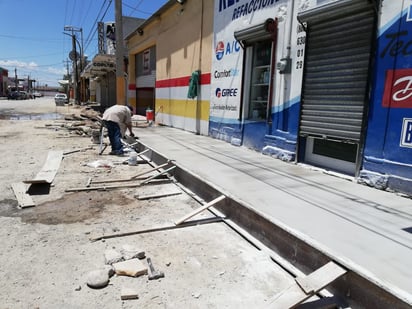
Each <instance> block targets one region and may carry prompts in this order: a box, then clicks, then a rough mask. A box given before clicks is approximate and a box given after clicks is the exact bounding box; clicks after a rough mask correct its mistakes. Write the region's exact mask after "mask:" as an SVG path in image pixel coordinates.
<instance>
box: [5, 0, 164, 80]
mask: <svg viewBox="0 0 412 309" xmlns="http://www.w3.org/2000/svg"><path fill="white" fill-rule="evenodd" d="M166 2H167V0H123V1H122V3H123V5H122V10H123V15H124V16H130V17H137V18H144V19H146V18H149V17H150V16H151V15H152V14H153V13H154V12H156V11H157V10H158V9H159V8H160V7H161V6H163V5H164V4H165V3H166ZM114 6H115V0H0V12H1V31H0V67H2V68H5V69H8V70H9V76H14V71H15V69H17V75H18V77H19V78H27V77H28V76H30V78H32V79H35V80H36V81H37V82H38V84H39V85H45V84H47V85H50V86H52V85H53V86H55V85H58V83H57V81H58V80H60V79H62V78H63V75H64V74H66V72H67V64H66V62H65V61H68V60H69V59H68V54H69V52H70V51H71V47H72V43H71V38H70V36H67V35H64V34H63V32H64V26H65V25H71V26H73V27H76V28H82V29H83V44H84V48H85V53H84V54H85V55H86V56H88V59H89V60H91V59H92V58H93V56H94V55H95V54H96V53H97V33H96V28H97V25H96V24H97V22H99V21H103V22H107V21H114V20H115V17H114V16H115V14H114ZM77 34H78V35H79V36H78V38H79V41H80V33H77ZM69 70H71V63H69Z"/></svg>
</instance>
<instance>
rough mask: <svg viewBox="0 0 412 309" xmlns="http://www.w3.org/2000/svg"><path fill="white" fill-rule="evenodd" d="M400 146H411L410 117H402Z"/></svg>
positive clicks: (411, 119) (411, 127)
mask: <svg viewBox="0 0 412 309" xmlns="http://www.w3.org/2000/svg"><path fill="white" fill-rule="evenodd" d="M400 146H401V147H408V148H412V118H404V119H403V124H402V134H401V143H400Z"/></svg>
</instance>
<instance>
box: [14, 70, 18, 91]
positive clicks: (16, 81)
mask: <svg viewBox="0 0 412 309" xmlns="http://www.w3.org/2000/svg"><path fill="white" fill-rule="evenodd" d="M18 84H19V81H18V80H17V68H14V85H15V86H16V91H19V87H18Z"/></svg>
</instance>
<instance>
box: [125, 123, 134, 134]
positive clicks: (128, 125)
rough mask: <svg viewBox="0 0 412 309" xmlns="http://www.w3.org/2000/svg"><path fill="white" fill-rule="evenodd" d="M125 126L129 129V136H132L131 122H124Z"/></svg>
mask: <svg viewBox="0 0 412 309" xmlns="http://www.w3.org/2000/svg"><path fill="white" fill-rule="evenodd" d="M126 127H127V129H129V132H130V136H131V137H134V133H133V131H132V124H131V123H128V124H126Z"/></svg>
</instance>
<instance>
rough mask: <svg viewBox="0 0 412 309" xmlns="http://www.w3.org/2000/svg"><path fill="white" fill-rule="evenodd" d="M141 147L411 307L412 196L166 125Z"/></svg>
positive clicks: (142, 132) (142, 134)
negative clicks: (160, 156)
mask: <svg viewBox="0 0 412 309" xmlns="http://www.w3.org/2000/svg"><path fill="white" fill-rule="evenodd" d="M134 132H135V134H136V135H137V136H138V137H139V140H140V142H141V143H143V144H145V145H146V146H147V147H149V148H151V149H153V150H154V151H156V152H158V153H160V154H161V155H163V156H164V157H167V158H168V159H173V160H176V163H177V164H179V165H180V166H182V167H184V168H185V169H187V170H189V171H191V172H192V173H194V174H196V175H197V176H199V177H201V178H203V179H204V180H205V181H206V182H208V183H212V184H213V185H214V186H215V187H217V188H219V190H220V191H221V192H222V193H224V194H228V195H230V196H231V197H232V198H235V199H237V200H239V201H240V202H241V203H245V204H247V205H248V206H249V207H251V208H253V209H254V210H255V212H257V213H258V214H259V215H261V216H263V217H265V218H266V219H268V220H270V221H272V222H273V223H275V224H276V225H278V226H280V227H281V228H283V229H285V230H287V231H288V232H290V233H292V234H294V235H295V236H297V237H299V238H300V239H303V240H304V241H305V242H307V243H309V244H310V245H311V246H312V247H315V248H317V249H318V250H320V251H322V252H325V253H326V254H327V255H328V256H331V257H333V259H334V260H335V261H337V262H338V263H341V264H342V265H344V266H345V267H347V268H348V269H351V270H353V271H355V272H357V273H360V274H361V275H362V276H363V277H365V278H367V279H368V280H371V281H372V282H374V283H375V284H377V285H378V286H382V287H384V289H386V290H388V291H390V293H392V294H394V295H396V296H397V297H399V298H401V299H403V300H404V301H405V302H407V303H409V304H411V305H412V199H409V198H406V197H403V196H399V195H397V194H394V193H390V192H384V191H380V190H377V189H374V188H370V187H367V186H365V185H361V184H357V183H356V182H353V181H351V180H350V179H345V178H343V177H337V176H336V175H332V174H328V173H326V172H325V171H322V170H320V169H313V168H310V167H308V166H304V165H296V164H293V163H286V162H282V161H280V160H278V159H274V158H271V157H269V156H265V155H262V154H260V153H258V152H256V151H253V150H249V149H246V148H245V147H236V146H233V145H231V144H229V143H226V142H224V141H220V140H216V139H213V138H211V137H206V136H199V135H195V134H192V133H188V132H185V131H182V130H178V129H173V128H169V127H160V126H159V127H156V126H154V127H148V128H142V129H140V128H134Z"/></svg>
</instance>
